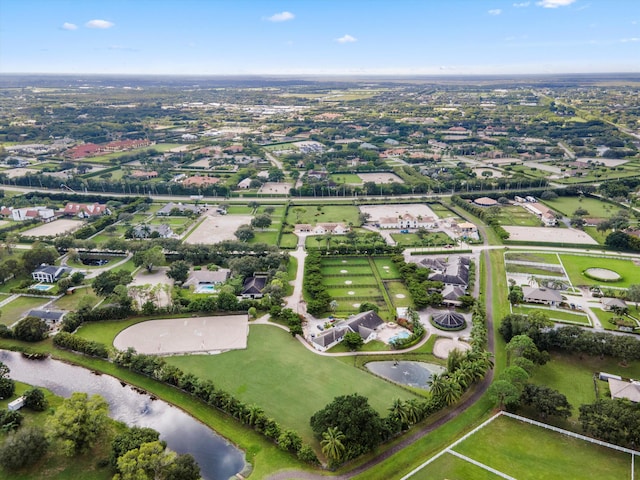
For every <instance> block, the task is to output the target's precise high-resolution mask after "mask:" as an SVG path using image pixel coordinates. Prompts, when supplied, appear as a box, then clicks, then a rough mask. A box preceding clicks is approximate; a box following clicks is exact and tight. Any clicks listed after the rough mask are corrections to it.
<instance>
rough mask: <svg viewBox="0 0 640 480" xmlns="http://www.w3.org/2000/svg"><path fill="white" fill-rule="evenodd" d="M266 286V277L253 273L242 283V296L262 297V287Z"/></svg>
mask: <svg viewBox="0 0 640 480" xmlns="http://www.w3.org/2000/svg"><path fill="white" fill-rule="evenodd" d="M266 286H267V277H266V276H263V275H253V276H252V277H248V278H246V279H245V280H244V283H243V285H242V292H241V293H240V295H242V298H253V299H256V298H262V296H263V293H262V290H264V287H266Z"/></svg>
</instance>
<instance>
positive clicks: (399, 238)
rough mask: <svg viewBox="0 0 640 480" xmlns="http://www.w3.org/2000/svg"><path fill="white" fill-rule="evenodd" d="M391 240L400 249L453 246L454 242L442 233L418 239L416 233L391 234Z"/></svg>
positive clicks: (429, 234) (434, 233) (430, 234)
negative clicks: (400, 247)
mask: <svg viewBox="0 0 640 480" xmlns="http://www.w3.org/2000/svg"><path fill="white" fill-rule="evenodd" d="M391 238H393V239H394V240H395V241H396V243H397V244H398V245H400V246H402V247H414V246H417V247H436V246H438V245H453V244H454V241H453V240H451V238H450V237H449V236H448V235H447V234H446V233H442V232H433V233H428V234H426V235H424V237H423V238H420V237H419V236H418V234H416V233H392V234H391Z"/></svg>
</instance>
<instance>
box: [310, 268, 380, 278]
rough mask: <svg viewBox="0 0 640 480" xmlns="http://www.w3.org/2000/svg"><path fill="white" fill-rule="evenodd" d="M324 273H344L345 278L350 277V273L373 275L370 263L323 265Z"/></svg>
mask: <svg viewBox="0 0 640 480" xmlns="http://www.w3.org/2000/svg"><path fill="white" fill-rule="evenodd" d="M341 270H346V272H342V271H341ZM321 271H322V275H342V276H344V277H345V279H349V275H353V274H359V275H363V274H364V275H371V277H373V272H372V271H371V267H369V265H339V266H329V267H324V266H323V267H321Z"/></svg>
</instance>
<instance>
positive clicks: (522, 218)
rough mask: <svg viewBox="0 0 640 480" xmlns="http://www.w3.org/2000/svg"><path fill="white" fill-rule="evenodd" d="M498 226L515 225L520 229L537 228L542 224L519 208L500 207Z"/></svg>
mask: <svg viewBox="0 0 640 480" xmlns="http://www.w3.org/2000/svg"><path fill="white" fill-rule="evenodd" d="M498 221H499V222H500V225H516V226H522V227H539V226H540V225H542V222H541V221H540V219H539V218H538V217H536V216H535V215H533V214H532V213H529V212H528V211H527V210H525V209H524V208H522V207H520V206H502V207H500V214H499V215H498Z"/></svg>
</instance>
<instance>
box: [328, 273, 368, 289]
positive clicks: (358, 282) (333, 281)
mask: <svg viewBox="0 0 640 480" xmlns="http://www.w3.org/2000/svg"><path fill="white" fill-rule="evenodd" d="M344 282H353V283H351V284H350V285H349V284H346V283H344ZM322 283H323V284H324V285H325V286H327V287H332V288H338V287H344V288H349V289H351V287H353V286H357V287H377V286H378V284H377V283H376V280H375V278H373V277H366V276H365V277H354V278H353V279H352V280H345V279H344V278H343V277H341V276H340V277H325V278H323V279H322Z"/></svg>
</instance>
